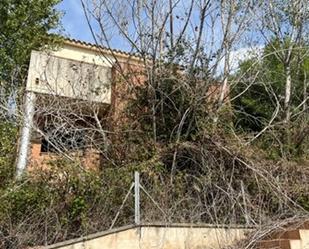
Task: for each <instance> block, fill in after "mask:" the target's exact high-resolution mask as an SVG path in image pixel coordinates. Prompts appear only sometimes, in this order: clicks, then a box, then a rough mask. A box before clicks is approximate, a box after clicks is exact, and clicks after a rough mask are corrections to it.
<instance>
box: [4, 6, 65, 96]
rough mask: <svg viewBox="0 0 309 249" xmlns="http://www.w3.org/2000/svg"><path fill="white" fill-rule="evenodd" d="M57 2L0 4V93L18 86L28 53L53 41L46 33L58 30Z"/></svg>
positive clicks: (53, 38)
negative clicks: (4, 89)
mask: <svg viewBox="0 0 309 249" xmlns="http://www.w3.org/2000/svg"><path fill="white" fill-rule="evenodd" d="M60 1H61V0H29V1H21V0H2V1H1V3H0V82H1V85H0V86H1V90H2V91H3V88H4V87H8V88H11V87H12V86H13V85H14V86H15V87H16V86H19V85H20V84H21V77H20V76H23V75H24V73H25V72H26V69H27V63H28V61H29V57H30V52H31V50H32V49H40V48H41V47H42V46H43V45H46V44H49V43H50V42H52V41H55V38H56V36H55V35H51V34H49V31H50V30H52V29H55V28H57V27H58V26H59V21H60V16H61V15H60V12H58V11H57V10H56V9H55V6H56V5H57V4H58V3H59V2H60Z"/></svg>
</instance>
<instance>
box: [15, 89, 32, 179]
mask: <svg viewBox="0 0 309 249" xmlns="http://www.w3.org/2000/svg"><path fill="white" fill-rule="evenodd" d="M35 99H36V96H35V93H34V92H26V94H25V104H24V115H23V127H22V131H21V134H20V135H21V137H20V145H19V153H18V159H17V166H16V178H17V179H20V178H21V176H22V175H23V173H24V171H25V169H26V166H27V159H28V151H29V144H30V139H31V130H32V126H33V116H34V108H35Z"/></svg>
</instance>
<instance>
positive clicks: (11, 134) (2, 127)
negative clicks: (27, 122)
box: [0, 121, 17, 188]
mask: <svg viewBox="0 0 309 249" xmlns="http://www.w3.org/2000/svg"><path fill="white" fill-rule="evenodd" d="M0 138H1V139H0V188H3V187H4V186H6V185H7V184H8V183H9V182H10V181H11V180H12V178H13V176H14V163H15V156H16V152H15V150H16V142H17V127H16V126H15V125H14V124H12V123H11V122H9V121H7V122H5V121H2V122H0Z"/></svg>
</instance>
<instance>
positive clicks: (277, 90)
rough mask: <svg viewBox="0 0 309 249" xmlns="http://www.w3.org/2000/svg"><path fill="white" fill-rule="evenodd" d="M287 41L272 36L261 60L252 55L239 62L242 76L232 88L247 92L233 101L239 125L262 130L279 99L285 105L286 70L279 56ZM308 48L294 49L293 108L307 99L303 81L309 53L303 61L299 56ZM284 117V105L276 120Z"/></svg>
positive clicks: (234, 92)
mask: <svg viewBox="0 0 309 249" xmlns="http://www.w3.org/2000/svg"><path fill="white" fill-rule="evenodd" d="M288 43H289V42H288V41H287V40H286V41H284V44H281V43H280V42H279V41H278V40H273V41H272V42H271V43H270V44H268V45H267V46H266V47H265V48H264V51H263V54H262V58H263V59H262V60H260V59H258V58H253V59H249V60H247V61H244V62H243V63H242V64H241V65H240V69H239V71H238V72H237V77H240V76H241V79H242V80H241V81H240V83H239V84H237V85H236V87H235V88H233V91H232V94H233V96H236V95H238V94H240V93H242V92H244V93H243V94H241V96H240V97H239V98H237V99H236V101H235V102H234V103H233V104H234V109H235V114H236V115H235V124H236V126H237V127H238V128H240V129H242V130H246V131H260V130H261V129H263V127H264V126H265V125H266V124H267V123H268V122H269V121H270V120H271V118H272V115H273V113H274V111H275V109H276V107H277V101H279V104H281V105H282V106H283V101H284V97H283V96H284V94H285V81H286V74H285V70H284V65H283V63H282V61H281V60H280V59H279V58H278V56H279V54H280V53H281V52H282V51H281V49H283V50H284V49H286V47H287V46H288ZM306 50H308V47H306V46H305V45H303V47H300V48H297V49H295V50H294V51H293V53H292V61H293V63H292V67H291V74H292V84H293V85H292V97H291V106H292V110H293V108H295V107H297V106H298V105H299V104H300V103H301V102H302V101H303V99H304V96H303V85H304V77H305V75H308V74H309V71H308V66H307V64H308V61H309V57H308V58H307V57H306V58H302V60H301V61H299V59H300V56H301V55H302V54H304V51H306ZM283 117H284V115H283V112H282V108H280V109H279V115H278V117H277V118H276V121H280V120H283Z"/></svg>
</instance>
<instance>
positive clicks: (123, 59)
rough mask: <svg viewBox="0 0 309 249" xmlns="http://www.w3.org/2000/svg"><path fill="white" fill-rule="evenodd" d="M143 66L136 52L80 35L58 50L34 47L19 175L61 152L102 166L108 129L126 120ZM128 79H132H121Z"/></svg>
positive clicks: (28, 78) (18, 159) (21, 142)
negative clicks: (88, 40)
mask: <svg viewBox="0 0 309 249" xmlns="http://www.w3.org/2000/svg"><path fill="white" fill-rule="evenodd" d="M143 71H144V64H143V63H142V60H141V58H140V57H138V56H135V55H133V54H130V53H126V52H123V51H118V50H110V49H107V48H104V47H101V46H96V45H93V44H89V43H85V42H82V41H77V40H65V41H64V43H63V44H62V45H61V47H60V48H59V49H57V50H44V51H32V53H31V59H30V65H29V70H28V77H27V84H26V89H25V95H24V110H23V114H24V115H23V127H22V129H21V133H20V140H19V151H18V158H17V176H21V175H22V174H23V173H24V172H25V169H26V168H28V169H33V168H35V167H46V165H47V164H48V162H49V161H51V160H53V159H57V158H59V155H61V154H63V156H64V157H67V158H70V159H73V160H76V159H77V158H78V159H79V161H80V162H81V163H82V164H83V166H84V167H86V168H98V167H99V165H100V159H101V158H100V157H101V153H100V151H102V149H104V147H106V146H107V134H105V131H106V130H107V129H108V130H109V131H112V130H113V128H114V127H115V126H117V124H118V123H119V122H123V119H122V117H121V113H122V112H123V109H124V108H125V105H126V102H127V100H126V99H127V98H128V97H129V96H128V95H130V93H129V92H130V91H129V90H130V87H132V85H136V84H142V83H141V82H143V81H144V79H145V77H144V76H143V75H144V73H143ZM124 78H126V80H125V81H126V82H129V84H123V83H121V82H123V81H124V80H123V79H124ZM94 127H95V128H94ZM94 140H95V142H96V143H95V144H97V145H99V148H95V147H94V146H93V144H94V143H93V141H94Z"/></svg>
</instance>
